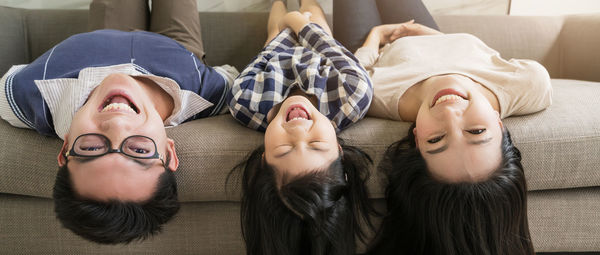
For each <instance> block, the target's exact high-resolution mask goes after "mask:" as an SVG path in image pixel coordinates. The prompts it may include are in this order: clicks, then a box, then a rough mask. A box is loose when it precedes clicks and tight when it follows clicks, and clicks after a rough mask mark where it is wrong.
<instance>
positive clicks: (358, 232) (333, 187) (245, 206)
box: [232, 141, 376, 255]
mask: <svg viewBox="0 0 600 255" xmlns="http://www.w3.org/2000/svg"><path fill="white" fill-rule="evenodd" d="M340 145H341V148H342V151H340V157H339V158H338V159H336V160H335V161H334V162H333V163H332V164H331V165H329V166H328V168H327V169H324V170H314V171H308V173H307V174H302V175H299V176H295V177H292V178H291V179H290V180H289V181H288V182H287V183H282V184H281V185H280V187H279V188H278V185H277V183H276V179H277V178H276V172H275V169H273V168H272V167H271V166H269V165H268V164H267V162H266V161H265V160H264V158H263V153H264V146H260V147H259V148H257V149H256V150H254V151H253V152H251V153H250V154H249V155H248V157H247V158H246V160H245V161H243V162H242V163H240V164H239V165H238V166H237V167H236V169H240V170H242V171H243V175H242V205H241V224H242V234H243V237H244V240H245V241H246V253H247V254H253V255H270V254H273V255H287V254H303V255H304V254H315V255H316V254H328V255H335V254H355V253H356V245H355V243H356V238H358V239H359V240H361V241H363V242H365V239H366V235H367V231H365V229H363V228H361V225H366V226H367V228H368V231H373V229H374V227H373V224H372V223H371V220H370V218H369V215H371V214H375V213H376V212H375V210H374V209H373V207H372V205H371V203H370V201H369V198H368V193H367V188H366V184H365V182H366V180H367V179H368V178H369V167H370V166H371V164H372V160H371V158H370V157H369V156H368V155H367V154H366V153H364V152H363V151H362V150H360V149H358V148H356V147H352V146H346V145H343V142H342V141H340ZM236 169H234V171H235V170H236ZM232 173H233V171H232Z"/></svg>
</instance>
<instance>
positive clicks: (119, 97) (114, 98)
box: [99, 91, 140, 114]
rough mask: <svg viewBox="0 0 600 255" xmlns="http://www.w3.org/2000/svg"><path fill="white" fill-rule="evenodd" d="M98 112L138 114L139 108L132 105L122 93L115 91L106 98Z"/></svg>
mask: <svg viewBox="0 0 600 255" xmlns="http://www.w3.org/2000/svg"><path fill="white" fill-rule="evenodd" d="M99 111H100V112H128V113H134V114H138V113H140V111H139V108H138V107H137V106H136V105H135V104H134V103H133V101H132V100H131V98H130V97H129V96H128V95H127V94H126V93H124V92H122V91H115V92H113V93H110V94H109V95H108V96H106V98H105V99H104V101H102V105H100V107H99Z"/></svg>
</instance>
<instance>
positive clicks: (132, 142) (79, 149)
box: [74, 134, 156, 157]
mask: <svg viewBox="0 0 600 255" xmlns="http://www.w3.org/2000/svg"><path fill="white" fill-rule="evenodd" d="M74 149H75V152H76V153H77V154H80V155H84V156H95V155H102V154H104V153H106V152H107V151H109V150H110V141H109V140H108V139H107V138H106V137H103V136H101V135H96V134H88V135H83V136H81V137H79V138H78V139H77V141H76V142H75V145H74ZM120 149H121V150H122V152H123V153H124V154H126V155H129V156H133V157H152V156H153V155H154V153H155V149H156V146H155V145H154V142H153V141H152V140H151V139H150V138H147V137H143V136H131V137H128V138H127V139H125V141H123V143H122V146H121V148H120Z"/></svg>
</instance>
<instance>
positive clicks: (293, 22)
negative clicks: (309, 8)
mask: <svg viewBox="0 0 600 255" xmlns="http://www.w3.org/2000/svg"><path fill="white" fill-rule="evenodd" d="M310 15H311V13H310V12H306V13H304V14H302V13H300V12H298V11H293V12H288V13H287V14H286V15H285V16H283V18H282V19H281V21H280V22H279V30H280V31H281V30H284V29H286V28H288V27H289V28H291V29H292V30H294V32H295V33H296V34H298V33H299V32H300V31H301V30H302V28H304V26H306V25H308V24H309V23H310V19H309V18H310Z"/></svg>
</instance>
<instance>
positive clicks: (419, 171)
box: [369, 124, 534, 255]
mask: <svg viewBox="0 0 600 255" xmlns="http://www.w3.org/2000/svg"><path fill="white" fill-rule="evenodd" d="M414 128H415V125H414V124H413V126H411V128H410V130H409V132H408V136H407V137H405V138H404V139H402V140H400V141H398V142H396V143H394V144H392V145H391V146H390V147H389V148H388V150H387V151H386V154H385V156H384V158H383V160H382V162H381V163H380V165H379V170H380V171H381V172H383V173H384V174H385V176H386V177H387V181H388V184H387V187H386V190H385V194H386V202H387V209H388V213H387V214H386V216H385V217H384V219H383V222H382V227H381V228H380V230H379V232H378V233H377V236H376V238H375V240H374V243H373V244H372V245H371V248H370V249H369V254H450V255H452V254H467V255H468V254H473V255H478V254H498V255H533V254H534V252H533V245H532V243H531V238H530V235H529V226H528V221H527V185H526V182H525V175H524V173H523V167H522V165H521V153H520V152H519V150H518V149H517V148H516V147H515V146H514V145H513V143H512V140H511V139H510V134H509V132H508V131H507V130H505V131H504V134H503V137H502V143H501V153H502V162H501V163H500V166H498V169H497V170H496V171H495V172H494V173H493V174H492V175H491V176H490V177H489V178H488V179H487V180H484V181H481V182H476V183H471V182H465V183H446V182H442V181H439V180H437V179H435V178H433V177H432V175H431V174H430V173H429V171H428V170H427V166H426V164H425V160H424V159H423V157H422V156H421V154H420V152H419V150H418V149H417V148H416V144H415V137H414V135H413V132H412V131H413V129H414Z"/></svg>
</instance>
